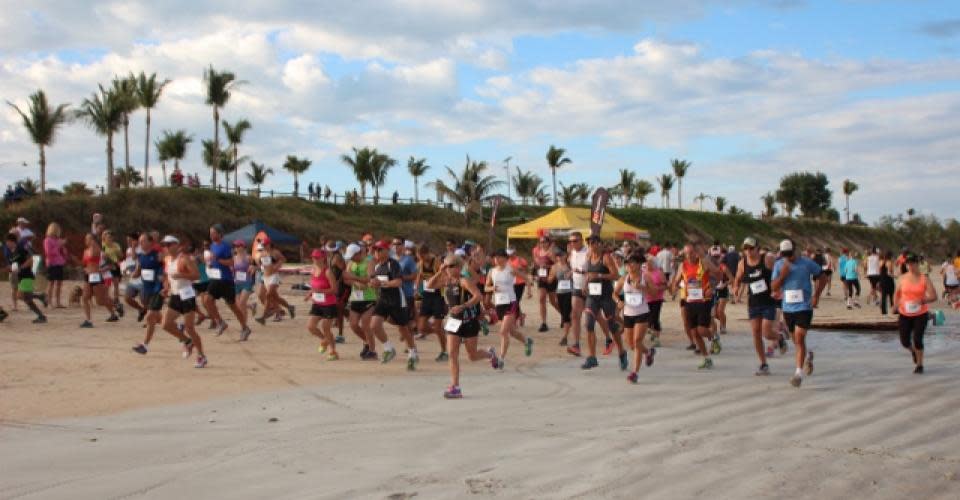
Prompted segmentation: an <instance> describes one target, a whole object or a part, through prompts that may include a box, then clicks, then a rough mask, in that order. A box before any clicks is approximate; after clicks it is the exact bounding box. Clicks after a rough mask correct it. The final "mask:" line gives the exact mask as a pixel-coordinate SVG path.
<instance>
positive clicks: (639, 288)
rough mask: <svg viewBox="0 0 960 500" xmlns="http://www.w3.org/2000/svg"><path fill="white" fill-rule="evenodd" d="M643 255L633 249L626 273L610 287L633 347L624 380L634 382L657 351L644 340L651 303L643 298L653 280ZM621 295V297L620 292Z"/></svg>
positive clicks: (649, 290) (640, 251)
mask: <svg viewBox="0 0 960 500" xmlns="http://www.w3.org/2000/svg"><path fill="white" fill-rule="evenodd" d="M644 261H646V256H645V255H644V252H643V251H642V250H638V251H635V252H633V253H632V254H631V255H630V257H629V258H627V260H626V264H627V274H626V275H625V276H623V277H621V278H620V279H619V280H617V284H616V287H615V288H614V290H613V300H614V301H616V303H617V308H618V309H622V310H623V328H624V332H625V333H626V337H627V345H629V346H630V348H631V349H633V370H631V372H630V374H629V375H627V381H629V382H630V383H632V384H636V383H637V372H639V371H640V365H641V363H642V364H645V365H647V366H653V357H654V355H655V354H656V353H657V349H656V348H655V347H651V348H650V349H647V347H646V346H644V345H643V339H644V337H646V335H647V327H648V325H649V323H650V306H649V305H648V304H647V300H646V298H647V297H649V296H650V295H651V294H652V293H653V283H652V280H651V278H650V273H649V272H648V271H644V270H643V266H644ZM621 293H622V294H623V299H621V298H620V294H621Z"/></svg>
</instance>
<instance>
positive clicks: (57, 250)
mask: <svg viewBox="0 0 960 500" xmlns="http://www.w3.org/2000/svg"><path fill="white" fill-rule="evenodd" d="M43 255H44V256H45V257H46V259H47V267H51V266H62V265H64V264H66V263H67V252H66V249H65V248H64V247H63V242H62V241H60V239H59V238H44V239H43Z"/></svg>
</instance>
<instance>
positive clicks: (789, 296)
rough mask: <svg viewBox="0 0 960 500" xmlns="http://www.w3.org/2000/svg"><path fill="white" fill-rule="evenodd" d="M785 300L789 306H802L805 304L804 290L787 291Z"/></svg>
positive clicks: (784, 296) (784, 295)
mask: <svg viewBox="0 0 960 500" xmlns="http://www.w3.org/2000/svg"><path fill="white" fill-rule="evenodd" d="M783 300H784V302H786V303H787V304H802V303H803V290H787V291H786V293H784V294H783Z"/></svg>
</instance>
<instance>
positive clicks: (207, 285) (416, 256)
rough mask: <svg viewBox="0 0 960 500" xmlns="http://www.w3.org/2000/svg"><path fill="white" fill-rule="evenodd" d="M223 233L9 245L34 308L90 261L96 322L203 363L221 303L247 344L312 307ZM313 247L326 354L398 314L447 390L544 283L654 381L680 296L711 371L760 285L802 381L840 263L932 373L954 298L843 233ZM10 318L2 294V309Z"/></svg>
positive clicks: (756, 304)
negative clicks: (940, 311) (807, 238)
mask: <svg viewBox="0 0 960 500" xmlns="http://www.w3.org/2000/svg"><path fill="white" fill-rule="evenodd" d="M224 234H225V233H224V228H223V227H222V226H220V225H219V224H214V225H212V226H211V227H210V228H209V235H208V239H204V240H201V241H193V240H191V239H190V238H188V237H187V236H186V235H163V236H161V235H160V234H158V233H157V232H155V231H143V232H133V233H130V234H127V235H126V240H125V246H121V241H120V238H119V237H118V236H117V235H115V234H113V232H112V231H110V230H109V229H107V226H106V224H105V222H104V219H103V217H102V216H101V215H100V214H94V216H93V220H92V223H91V227H90V232H89V233H88V234H86V236H85V239H84V248H83V252H82V255H79V256H76V255H71V254H70V252H69V251H68V249H67V242H66V240H65V239H64V238H63V233H62V230H61V228H60V226H59V225H58V224H56V223H51V224H50V225H49V227H48V228H47V231H46V234H45V237H44V239H43V242H42V245H39V246H37V245H35V239H36V236H35V235H34V233H33V231H32V230H31V229H30V222H29V221H28V220H26V219H24V218H22V217H21V218H19V219H18V220H17V224H16V226H15V227H14V228H12V229H11V230H10V231H9V233H8V234H7V237H6V241H5V246H4V255H5V257H6V259H7V262H8V266H9V267H8V270H9V274H10V283H11V286H12V289H13V307H14V309H16V308H17V307H18V303H19V302H22V303H24V304H25V305H26V306H27V307H28V308H29V309H30V311H32V312H33V313H34V314H35V315H36V318H35V319H34V320H33V322H34V323H36V324H42V323H45V322H46V321H47V317H46V315H45V313H44V312H43V310H42V309H41V308H40V306H38V305H37V302H39V303H40V304H41V305H43V306H44V308H50V307H53V308H63V307H65V306H64V305H63V302H62V296H63V288H62V286H63V282H64V279H65V277H66V273H65V268H66V266H68V265H76V266H77V267H79V268H81V269H82V284H81V285H79V286H78V287H77V289H76V295H78V296H79V302H80V305H82V308H83V315H84V320H83V322H82V323H81V324H80V325H79V326H80V328H93V327H94V317H93V311H94V306H96V307H98V308H102V309H103V311H104V314H105V315H106V319H105V321H107V322H116V321H119V320H120V318H121V317H123V316H124V313H125V311H126V310H127V309H129V310H130V311H131V312H135V313H136V317H137V322H138V323H144V326H145V332H144V338H143V341H142V342H140V343H138V344H137V345H135V346H134V347H133V351H134V352H136V353H139V354H141V355H146V354H147V353H148V352H149V351H150V348H151V347H150V346H151V342H152V340H153V338H154V335H155V333H156V330H157V328H158V327H159V328H160V329H162V330H163V331H165V332H166V333H168V334H170V335H171V336H173V337H174V338H176V339H177V340H178V341H179V343H180V346H181V347H180V348H181V350H182V353H183V357H185V358H189V357H191V356H192V355H194V354H196V364H195V366H196V367H197V368H203V367H205V366H206V365H207V362H208V360H207V354H206V352H205V350H204V347H203V341H202V338H201V336H200V335H199V334H198V332H197V328H198V327H199V326H200V325H202V324H203V323H205V322H209V323H208V328H209V329H210V330H212V331H213V332H214V334H215V335H217V336H220V335H222V334H223V333H224V332H225V331H226V330H227V329H228V320H227V318H225V316H224V315H223V314H222V312H221V309H220V307H219V306H218V303H222V304H223V305H224V306H225V308H226V309H227V310H229V312H230V316H231V321H233V320H235V321H236V323H237V324H238V325H239V327H240V328H239V340H240V341H243V342H246V341H248V340H249V339H250V337H251V335H252V333H253V331H252V329H251V326H250V323H251V321H250V320H253V321H256V322H257V323H259V324H260V325H261V326H266V324H267V321H268V320H269V321H282V320H283V319H284V317H286V316H289V319H290V320H293V319H295V318H296V315H297V310H296V305H295V304H292V303H290V302H288V300H287V299H286V298H284V296H283V295H281V293H280V287H281V285H282V275H283V272H285V271H286V270H285V268H284V264H285V263H286V258H285V256H284V253H283V252H282V251H281V250H280V249H279V248H276V247H274V246H273V244H272V242H271V241H270V239H269V237H258V238H257V239H255V240H254V241H251V242H247V241H243V240H237V241H232V242H230V241H225V240H224ZM78 257H79V258H78ZM309 258H310V266H309V267H308V268H305V269H303V270H302V272H303V273H304V274H305V275H308V276H309V281H308V283H306V284H305V285H306V286H302V287H295V288H297V289H302V290H303V291H302V292H301V293H302V295H303V301H304V302H306V303H307V304H309V306H310V307H309V312H308V319H307V322H306V330H307V332H309V334H311V335H314V336H316V337H317V339H318V340H319V347H318V351H319V352H320V354H322V355H324V356H325V357H326V359H327V360H330V361H335V360H338V359H340V356H341V353H340V351H339V350H338V345H340V344H343V343H344V342H345V339H344V336H343V332H344V329H345V328H346V329H349V330H350V331H351V332H352V333H353V334H354V335H355V336H356V337H357V339H358V340H359V341H360V344H362V349H361V351H360V353H359V357H360V359H362V360H367V361H379V362H381V363H389V362H391V361H392V360H393V359H394V358H395V357H396V356H397V353H398V352H397V347H396V346H394V344H393V343H392V342H391V341H390V339H389V337H388V335H387V333H386V330H385V329H384V325H385V324H386V323H390V324H392V325H394V326H395V327H396V329H397V330H398V332H399V336H400V340H401V341H402V343H403V345H404V347H405V351H406V357H407V360H406V367H407V369H408V370H416V369H417V366H418V364H419V362H420V359H419V355H418V350H417V342H418V341H427V339H429V338H431V337H436V339H435V341H436V342H437V343H438V345H439V350H440V354H439V355H438V356H437V358H436V361H438V362H446V363H449V367H450V385H449V387H447V389H446V390H445V391H444V397H446V398H451V399H453V398H460V397H462V392H461V389H460V351H461V347H463V350H464V351H466V359H468V360H469V361H472V362H476V361H484V362H487V363H489V365H490V366H491V368H493V369H494V370H503V369H504V366H505V363H506V358H507V356H508V352H509V348H510V345H511V341H512V340H515V341H517V342H519V344H520V346H521V347H522V349H523V352H524V355H525V356H531V355H532V353H533V348H534V341H533V339H532V338H531V337H530V336H526V335H524V334H523V333H522V332H523V327H524V326H525V324H526V322H527V314H528V312H526V311H524V310H523V308H522V307H521V301H522V299H523V297H524V296H526V297H527V298H528V299H533V296H534V290H536V292H535V295H536V297H537V298H536V300H535V301H533V302H532V303H533V304H535V305H536V309H537V310H536V312H535V313H536V314H537V319H538V321H539V328H538V330H539V331H540V332H547V331H549V330H550V329H551V326H550V325H551V324H554V325H557V326H558V327H559V330H560V333H559V335H558V339H559V343H560V345H561V346H564V347H565V348H566V351H567V353H569V354H570V355H571V356H576V357H583V363H582V365H581V368H582V369H583V370H591V369H595V368H597V367H598V366H599V364H600V363H599V359H600V357H599V350H598V349H599V348H600V345H599V344H600V335H598V333H597V327H599V330H600V333H602V336H603V346H602V350H603V354H604V355H607V356H610V355H612V354H613V352H614V350H616V356H617V360H618V363H619V369H620V370H622V371H624V372H626V373H627V380H628V381H629V382H632V383H637V382H638V380H639V373H640V371H641V368H642V367H646V368H649V367H651V366H653V364H654V359H655V356H656V353H657V348H659V347H661V342H660V336H661V334H662V332H663V325H662V322H661V312H662V310H663V308H664V307H665V303H666V301H667V300H668V298H669V300H670V301H671V302H676V303H677V307H679V310H680V318H681V321H682V331H683V332H684V334H685V335H686V337H687V340H688V341H689V345H688V347H687V349H688V350H689V351H691V352H692V353H693V354H695V355H696V356H697V357H698V358H699V359H700V362H699V365H698V366H697V368H698V369H699V370H710V369H711V368H713V366H714V357H715V356H717V355H719V354H720V353H721V352H722V350H723V345H722V335H723V334H725V333H726V331H727V315H726V307H727V304H728V303H729V302H731V301H732V302H734V303H736V302H739V301H741V300H746V302H747V312H748V317H749V322H750V328H751V332H752V335H753V344H754V348H755V350H756V355H757V358H758V362H759V363H758V368H757V370H756V375H758V376H766V375H769V374H770V368H769V364H768V362H767V361H768V358H770V357H772V356H775V355H776V353H777V352H779V355H781V356H783V355H786V353H787V352H788V350H789V348H790V345H791V344H792V345H793V346H794V350H795V372H794V374H793V376H792V377H791V378H790V379H789V382H790V384H791V385H793V386H794V387H800V385H801V384H802V381H803V378H804V377H805V376H810V375H811V374H812V373H813V370H814V365H813V360H814V353H813V352H812V351H810V350H808V349H807V345H806V335H807V331H808V330H809V328H810V327H811V324H812V321H813V314H814V309H816V308H817V306H818V302H819V300H820V297H821V294H822V293H823V292H824V291H826V293H827V294H828V295H829V294H830V293H831V288H832V278H833V275H838V276H839V279H840V281H841V282H842V286H843V293H844V299H845V301H846V306H847V307H848V308H851V309H852V308H859V307H861V304H860V303H859V296H860V285H859V283H860V279H859V277H860V275H861V273H862V274H865V275H866V276H867V278H868V280H869V283H870V287H871V288H870V294H869V300H871V301H872V302H873V303H875V304H876V305H878V306H880V307H881V309H882V313H883V314H886V313H887V312H888V311H893V312H895V313H896V314H897V315H898V317H899V319H898V322H899V328H900V337H901V342H902V344H903V347H904V348H905V349H906V350H908V351H909V352H910V354H911V356H912V359H913V362H914V371H915V373H923V361H924V359H923V351H924V345H923V337H924V332H925V330H926V327H927V323H928V321H929V318H930V310H929V304H931V303H933V302H935V301H936V300H938V297H937V294H936V292H935V289H934V286H933V283H932V280H931V278H930V277H929V272H930V269H929V266H926V267H925V262H924V260H923V259H921V257H920V256H918V255H916V254H914V253H911V252H909V251H908V250H906V249H904V250H903V251H902V252H901V253H900V254H899V255H897V256H896V257H894V255H893V254H892V253H890V252H882V251H880V250H879V249H873V250H871V251H870V252H869V254H868V256H867V258H866V259H862V258H861V256H860V255H858V254H856V253H853V252H850V251H848V250H847V249H843V250H842V251H841V252H840V255H839V256H838V257H837V258H834V256H833V255H832V253H831V251H830V249H829V248H823V249H816V248H812V247H811V248H807V249H806V250H804V251H801V250H800V249H799V248H796V246H795V244H794V242H793V241H791V240H784V241H782V242H781V243H780V244H779V246H778V247H777V248H775V249H771V248H766V247H762V246H760V245H759V244H758V242H757V240H756V239H755V238H752V237H747V238H745V239H744V240H743V242H742V244H741V245H740V248H739V249H737V248H736V247H734V246H726V247H725V246H723V245H720V244H719V242H715V243H714V245H713V246H710V247H709V248H707V247H705V246H701V245H695V244H692V243H689V244H686V245H683V246H682V247H680V248H678V247H676V246H672V245H663V246H661V245H657V244H650V245H648V246H642V245H640V244H639V243H638V242H634V241H627V242H623V244H622V245H621V246H615V245H613V244H612V242H609V241H604V240H603V239H601V238H600V237H598V236H589V237H587V238H584V236H583V235H582V234H581V233H579V232H571V233H569V234H568V235H567V236H566V237H565V238H563V239H553V238H550V237H547V236H543V237H541V238H539V240H538V242H537V243H536V245H535V246H534V248H533V249H532V251H531V252H530V258H529V260H528V259H527V258H525V257H524V256H521V255H520V254H519V253H518V252H517V251H516V250H515V249H514V248H512V247H507V248H504V249H497V250H494V251H490V249H487V248H485V247H484V246H483V245H480V244H477V243H476V242H473V241H464V242H457V241H453V240H448V241H446V245H445V247H444V248H443V249H442V250H439V251H436V252H435V251H434V250H433V249H431V248H429V246H428V245H426V244H416V243H414V242H412V241H409V240H407V239H405V238H403V237H394V238H380V239H378V238H375V237H374V235H373V234H372V233H365V234H363V235H361V237H360V238H359V239H358V240H357V241H355V242H350V243H344V242H339V241H323V242H321V244H320V246H319V247H317V248H315V249H313V250H312V251H310V252H309ZM958 268H960V253H958V255H957V258H956V259H955V260H953V261H948V262H945V263H944V264H943V266H942V267H941V275H942V277H943V284H944V288H945V298H946V299H947V300H948V302H949V303H950V304H955V303H956V302H957V294H958V288H960V282H958V280H957V274H958V271H957V269H958ZM41 269H43V270H44V271H43V272H45V274H46V277H47V281H48V286H47V289H46V291H44V292H39V291H37V290H35V282H34V280H35V277H36V276H37V275H38V273H40V272H41ZM121 284H123V286H122V287H121ZM71 295H74V293H71ZM678 299H679V300H678ZM888 303H889V305H890V309H888ZM258 308H261V309H260V315H259V316H258V315H257V311H258ZM529 313H530V314H534V312H533V311H529ZM554 315H556V316H557V317H556V318H555V319H553V320H551V317H553V316H554ZM6 317H7V313H6V311H4V310H3V309H2V308H0V321H2V320H3V319H4V318H6ZM491 327H497V328H498V334H499V345H494V346H490V347H489V348H487V349H486V350H484V349H482V348H481V347H480V346H479V344H478V339H479V336H480V335H481V333H482V334H483V335H487V334H488V333H489V332H490V329H491ZM584 331H585V335H584ZM431 341H433V340H431ZM378 350H379V351H380V352H379V353H378Z"/></svg>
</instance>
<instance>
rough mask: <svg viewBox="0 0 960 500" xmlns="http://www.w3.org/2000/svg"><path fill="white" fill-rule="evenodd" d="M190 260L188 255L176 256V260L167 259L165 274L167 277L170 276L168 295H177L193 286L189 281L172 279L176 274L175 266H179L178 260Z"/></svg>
mask: <svg viewBox="0 0 960 500" xmlns="http://www.w3.org/2000/svg"><path fill="white" fill-rule="evenodd" d="M184 257H186V258H188V259H189V258H191V257H190V256H189V255H178V256H177V257H176V258H170V257H167V265H166V273H167V276H170V277H171V278H170V288H171V290H170V293H177V292H178V291H180V290H183V289H184V288H190V287H192V286H193V283H191V281H190V280H185V279H173V275H174V274H175V273H176V272H177V266H178V265H179V262H180V259H182V258H184Z"/></svg>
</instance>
